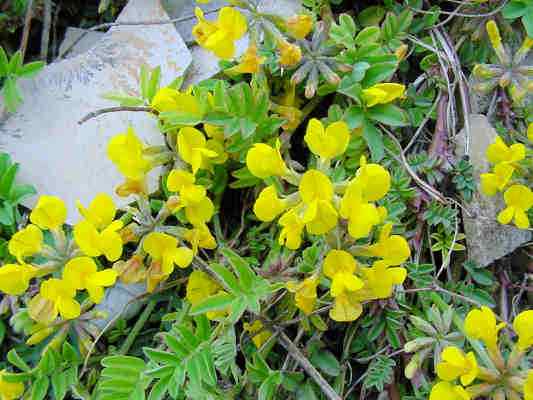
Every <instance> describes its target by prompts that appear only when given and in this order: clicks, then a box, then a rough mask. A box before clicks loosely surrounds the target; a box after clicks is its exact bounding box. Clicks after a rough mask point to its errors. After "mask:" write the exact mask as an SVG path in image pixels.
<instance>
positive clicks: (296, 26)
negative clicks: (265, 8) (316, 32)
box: [286, 14, 313, 40]
mask: <svg viewBox="0 0 533 400" xmlns="http://www.w3.org/2000/svg"><path fill="white" fill-rule="evenodd" d="M286 26H287V31H288V32H289V35H291V36H292V37H293V38H295V39H299V40H301V39H304V38H305V37H306V36H307V35H308V34H309V32H311V29H313V17H311V16H310V15H307V14H298V15H293V16H292V17H290V18H289V19H288V20H287V24H286Z"/></svg>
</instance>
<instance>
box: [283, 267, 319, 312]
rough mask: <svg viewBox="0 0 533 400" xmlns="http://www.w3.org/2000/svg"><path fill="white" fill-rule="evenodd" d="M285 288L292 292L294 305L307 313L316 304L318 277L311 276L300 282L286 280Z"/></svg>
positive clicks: (311, 310)
mask: <svg viewBox="0 0 533 400" xmlns="http://www.w3.org/2000/svg"><path fill="white" fill-rule="evenodd" d="M286 286H287V290H288V291H289V292H291V293H294V300H295V303H296V307H298V308H299V309H300V310H302V311H303V313H304V314H306V315H309V314H311V313H312V312H313V310H314V308H315V304H316V297H317V294H316V288H317V286H318V277H316V276H311V277H309V278H306V279H304V280H303V281H302V282H295V281H290V282H287V285H286Z"/></svg>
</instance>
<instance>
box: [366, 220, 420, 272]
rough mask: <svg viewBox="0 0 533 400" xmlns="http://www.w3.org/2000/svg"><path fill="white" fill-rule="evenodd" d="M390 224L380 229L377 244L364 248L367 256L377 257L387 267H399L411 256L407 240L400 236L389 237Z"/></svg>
mask: <svg viewBox="0 0 533 400" xmlns="http://www.w3.org/2000/svg"><path fill="white" fill-rule="evenodd" d="M391 232H392V224H391V223H388V224H385V225H384V226H383V228H381V232H380V234H379V240H378V242H377V243H375V244H372V245H370V246H368V247H366V249H365V251H366V253H367V255H370V256H372V257H379V258H381V259H382V261H383V262H385V263H386V264H387V265H400V264H402V263H403V262H404V261H406V260H407V259H408V258H409V256H410V255H411V249H410V248H409V244H408V243H407V240H405V238H404V237H403V236H400V235H391Z"/></svg>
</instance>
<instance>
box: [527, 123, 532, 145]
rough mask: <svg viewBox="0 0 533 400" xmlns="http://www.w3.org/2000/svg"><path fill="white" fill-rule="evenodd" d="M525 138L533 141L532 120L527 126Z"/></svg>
mask: <svg viewBox="0 0 533 400" xmlns="http://www.w3.org/2000/svg"><path fill="white" fill-rule="evenodd" d="M527 138H528V140H529V141H530V142H533V122H531V123H530V124H529V125H528V126H527Z"/></svg>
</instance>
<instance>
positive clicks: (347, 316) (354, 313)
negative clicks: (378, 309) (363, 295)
mask: <svg viewBox="0 0 533 400" xmlns="http://www.w3.org/2000/svg"><path fill="white" fill-rule="evenodd" d="M362 313H363V306H362V305H361V303H359V302H358V301H356V300H355V299H353V298H352V297H350V295H349V294H342V295H340V296H338V297H335V301H334V303H333V308H332V309H331V310H329V317H330V318H331V319H332V320H334V321H338V322H350V321H355V320H356V319H357V318H359V316H360V315H361V314H362Z"/></svg>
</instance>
